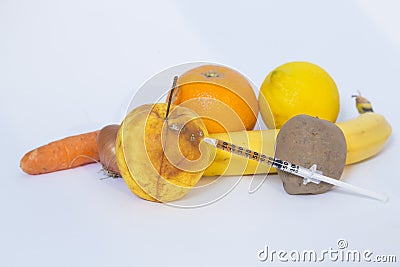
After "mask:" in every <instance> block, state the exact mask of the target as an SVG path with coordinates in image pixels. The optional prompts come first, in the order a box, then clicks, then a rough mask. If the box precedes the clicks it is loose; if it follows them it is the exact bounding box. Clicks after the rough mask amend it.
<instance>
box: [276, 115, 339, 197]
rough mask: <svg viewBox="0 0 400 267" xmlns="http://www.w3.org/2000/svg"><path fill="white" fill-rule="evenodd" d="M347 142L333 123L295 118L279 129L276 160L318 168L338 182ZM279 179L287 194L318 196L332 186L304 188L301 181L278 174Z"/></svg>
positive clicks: (298, 178)
mask: <svg viewBox="0 0 400 267" xmlns="http://www.w3.org/2000/svg"><path fill="white" fill-rule="evenodd" d="M346 153H347V146H346V139H345V137H344V135H343V132H342V130H341V129H340V128H339V127H337V126H336V125H335V124H334V123H332V122H329V121H326V120H322V119H318V118H315V117H311V116H308V115H297V116H295V117H293V118H292V119H290V120H289V121H288V122H287V123H286V124H285V125H283V127H282V128H281V130H280V132H279V134H278V137H277V139H276V151H275V157H277V158H279V159H283V160H286V161H289V162H292V163H295V164H298V165H300V166H303V167H307V168H310V167H311V166H312V165H313V164H316V165H317V169H318V171H322V173H323V174H324V175H326V176H329V177H331V178H335V179H340V176H341V175H342V173H343V170H344V166H345V163H346ZM278 175H279V177H280V178H281V180H282V182H283V187H284V189H285V191H286V192H287V193H288V194H291V195H297V194H321V193H324V192H326V191H328V190H329V189H331V188H332V185H330V184H327V183H324V182H321V183H319V184H314V183H308V184H307V185H305V184H303V178H301V177H298V176H296V175H293V174H289V173H287V172H283V171H279V170H278Z"/></svg>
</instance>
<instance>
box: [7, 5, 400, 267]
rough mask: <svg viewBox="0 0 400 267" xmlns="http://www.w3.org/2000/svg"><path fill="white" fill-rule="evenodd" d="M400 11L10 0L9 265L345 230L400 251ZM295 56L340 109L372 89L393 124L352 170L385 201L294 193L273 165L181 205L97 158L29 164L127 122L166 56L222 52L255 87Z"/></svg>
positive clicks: (371, 246) (193, 253) (240, 257)
mask: <svg viewBox="0 0 400 267" xmlns="http://www.w3.org/2000/svg"><path fill="white" fill-rule="evenodd" d="M399 10H400V4H399V2H398V1H378V0H376V1H354V0H353V1H349V0H346V1H345V0H340V1H337V0H335V1H317V0H315V1H310V0H303V1H294V0H293V1H288V0H286V1H241V2H235V1H211V0H203V1H169V2H167V1H127V0H113V1H111V0H103V1H94V0H70V1H58V0H55V1H51V0H47V1H46V0H36V1H28V0H26V1H21V0H16V1H13V0H0V90H1V100H0V101H1V102H0V103H1V105H0V112H1V113H0V122H1V125H2V127H1V130H2V131H1V132H2V134H1V137H2V138H1V147H2V156H1V162H2V171H1V178H0V212H1V213H0V216H1V217H0V265H1V266H119V267H125V266H155V265H158V266H263V265H264V266H265V265H271V262H268V261H267V262H260V261H258V259H257V252H258V251H259V250H261V249H263V248H264V246H266V245H268V247H269V248H270V249H275V250H280V249H283V250H287V251H290V250H294V249H295V250H300V251H301V250H304V249H315V250H317V251H321V250H323V249H329V248H330V247H332V248H334V249H335V248H337V245H336V242H337V240H338V239H340V238H344V239H346V240H347V242H348V244H349V249H358V250H365V249H368V250H371V251H373V252H374V253H375V255H377V254H391V255H397V260H398V261H399V260H400V251H399V247H400V219H399V212H400V209H399V204H400V200H399V188H400V179H399V174H398V170H397V168H398V166H399V164H400V162H399V156H398V151H399V149H400V147H399V142H398V131H399V122H398V120H399V114H400V112H399V97H400V94H399V93H398V92H399V74H400V67H399V61H400V30H399V28H398V25H400V18H399V16H398V11H399ZM293 60H304V61H310V62H313V63H316V64H318V65H320V66H321V67H323V68H324V69H325V70H327V71H328V72H329V73H330V74H331V76H332V77H333V78H334V80H335V81H336V83H337V85H338V88H339V90H340V94H341V113H340V116H339V120H345V119H349V118H352V117H355V116H357V112H356V110H355V108H354V102H353V101H354V100H352V99H351V98H350V95H351V94H353V93H355V92H356V91H357V90H361V91H362V93H363V95H364V96H366V97H367V98H369V99H370V100H371V101H372V102H373V105H374V109H375V111H376V112H379V113H381V114H384V115H385V117H386V118H387V120H388V121H389V122H391V124H392V127H393V134H392V137H391V139H390V140H389V142H388V143H387V145H386V146H385V149H384V150H383V151H382V153H380V154H379V155H378V156H377V157H374V158H372V159H370V160H367V161H365V162H363V163H360V164H356V165H353V166H348V167H346V169H345V172H344V174H343V180H344V181H347V182H350V183H353V184H356V185H359V186H363V187H366V188H369V189H374V190H375V191H378V192H386V193H387V194H388V195H389V197H390V200H389V202H388V203H386V204H382V203H380V202H378V201H374V200H370V199H366V198H362V197H358V196H354V195H351V194H347V193H343V192H341V191H339V190H332V191H330V192H328V193H326V194H323V195H318V196H290V195H288V194H286V193H285V192H284V190H283V187H282V185H281V182H280V180H279V178H278V177H277V176H276V175H274V176H270V177H268V179H267V181H266V182H265V183H264V184H263V186H262V187H261V189H260V190H259V191H257V192H256V193H255V194H248V192H247V190H248V186H249V184H250V179H249V178H244V179H243V180H242V181H241V182H240V183H239V185H238V186H237V187H236V188H235V189H234V190H233V191H232V192H231V193H230V194H228V195H227V196H226V197H225V198H223V199H221V200H220V201H218V202H216V203H214V204H212V205H208V206H206V207H203V208H198V209H179V208H172V207H168V206H166V205H163V204H156V203H151V202H147V201H143V200H141V199H139V198H137V197H136V196H135V195H133V194H131V193H130V191H129V189H128V188H127V187H126V185H125V184H124V182H123V180H122V179H118V180H113V179H106V180H100V178H102V177H103V175H102V173H99V170H100V166H99V165H98V164H92V165H88V166H85V167H80V168H76V169H73V170H68V171H62V172H57V173H52V174H47V175H41V176H29V175H27V174H24V173H23V172H22V171H21V170H20V169H19V166H18V165H19V160H20V158H21V157H22V156H23V154H24V153H25V152H27V151H29V150H31V149H33V148H35V147H37V146H39V145H43V144H46V143H48V142H50V141H52V140H55V139H58V138H61V137H65V136H70V135H73V134H77V133H82V132H87V131H92V130H95V129H100V128H101V127H102V126H104V125H107V124H109V123H119V122H120V121H121V120H122V119H123V117H124V114H125V111H126V109H127V107H128V105H129V103H130V101H131V98H132V97H133V95H134V92H135V91H136V90H137V89H138V88H139V87H140V86H141V85H142V84H143V83H144V82H145V81H146V80H147V79H148V78H150V77H151V76H153V75H154V74H156V73H158V72H159V71H162V70H163V69H165V68H167V67H170V66H173V65H176V64H180V63H184V62H190V61H210V62H218V63H221V64H224V65H229V66H231V67H233V68H236V69H238V70H240V71H241V72H242V73H244V74H245V75H247V76H248V77H249V78H250V79H251V80H252V81H253V82H254V83H255V84H256V85H258V86H259V85H260V84H261V83H262V81H263V79H264V78H265V76H266V75H267V74H268V72H269V71H271V70H272V69H273V68H275V67H276V66H278V65H281V64H283V63H285V62H288V61H293ZM149 94H151V92H149ZM390 164H392V167H390V169H389V166H390ZM227 179H229V178H227ZM274 263H276V264H277V265H278V266H279V265H282V263H280V262H276V261H275V262H274ZM336 264H338V265H339V264H340V263H336ZM345 264H346V263H345ZM301 265H302V264H299V263H297V265H296V266H301ZM348 265H349V264H348ZM395 265H396V264H388V266H395ZM370 266H373V264H370Z"/></svg>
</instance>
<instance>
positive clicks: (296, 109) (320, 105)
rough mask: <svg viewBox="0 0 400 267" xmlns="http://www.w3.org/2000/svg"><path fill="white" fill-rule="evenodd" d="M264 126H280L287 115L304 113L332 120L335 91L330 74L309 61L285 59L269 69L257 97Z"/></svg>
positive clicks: (336, 108)
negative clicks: (281, 63) (289, 60)
mask: <svg viewBox="0 0 400 267" xmlns="http://www.w3.org/2000/svg"><path fill="white" fill-rule="evenodd" d="M258 101H259V105H260V113H261V116H262V118H263V120H264V122H265V124H266V125H267V127H268V128H270V129H272V128H281V127H282V126H283V125H284V124H285V122H286V121H288V120H289V119H290V118H292V117H294V116H296V115H299V114H306V115H310V116H313V117H318V118H320V119H325V120H328V121H331V122H335V121H336V119H337V117H338V114H339V109H340V101H339V92H338V89H337V86H336V84H335V82H334V80H333V79H332V77H331V76H330V75H329V74H328V73H327V72H326V71H325V70H324V69H322V68H321V67H319V66H317V65H315V64H313V63H309V62H288V63H286V64H283V65H281V66H279V67H277V68H276V69H274V70H273V71H271V72H270V73H269V74H268V75H267V77H266V78H265V80H264V82H263V84H262V85H261V88H260V95H259V97H258Z"/></svg>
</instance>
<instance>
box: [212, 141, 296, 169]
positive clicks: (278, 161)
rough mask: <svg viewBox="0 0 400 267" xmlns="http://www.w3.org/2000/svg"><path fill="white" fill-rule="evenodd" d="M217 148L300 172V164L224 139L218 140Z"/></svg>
mask: <svg viewBox="0 0 400 267" xmlns="http://www.w3.org/2000/svg"><path fill="white" fill-rule="evenodd" d="M216 146H217V148H220V149H222V150H225V151H227V152H230V153H233V154H236V155H238V156H242V157H246V158H249V159H252V160H255V161H258V162H261V163H267V164H268V165H270V166H272V167H274V168H276V169H278V170H282V171H286V172H290V173H298V172H299V168H300V166H299V165H296V164H293V163H290V162H287V161H285V160H281V159H277V158H274V157H270V156H267V155H265V154H259V153H258V152H256V151H253V150H250V149H248V148H246V149H245V148H243V147H241V146H237V145H234V144H231V143H228V142H225V141H222V140H217V144H216Z"/></svg>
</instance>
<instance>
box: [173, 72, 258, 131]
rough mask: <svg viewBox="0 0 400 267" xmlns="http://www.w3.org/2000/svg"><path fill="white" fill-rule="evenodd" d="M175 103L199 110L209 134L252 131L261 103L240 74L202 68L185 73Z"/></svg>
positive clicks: (176, 91) (178, 86) (198, 112)
mask: <svg viewBox="0 0 400 267" xmlns="http://www.w3.org/2000/svg"><path fill="white" fill-rule="evenodd" d="M172 103H173V104H175V105H181V106H184V107H187V108H190V109H192V110H193V111H195V112H196V113H197V114H198V115H199V116H200V117H201V118H202V120H203V122H204V124H205V126H206V128H207V130H208V132H209V133H221V132H228V131H241V130H252V129H253V128H254V126H255V124H256V121H257V115H258V101H257V97H256V95H255V93H254V90H253V87H252V86H251V84H250V82H249V81H248V80H247V79H246V77H244V76H243V75H242V74H240V73H239V72H237V71H235V70H233V69H231V68H228V67H225V66H219V65H202V66H199V67H196V68H193V69H191V70H189V71H187V72H185V73H184V74H182V75H181V76H180V77H179V79H178V82H177V87H176V90H175V92H174V95H173V98H172Z"/></svg>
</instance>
